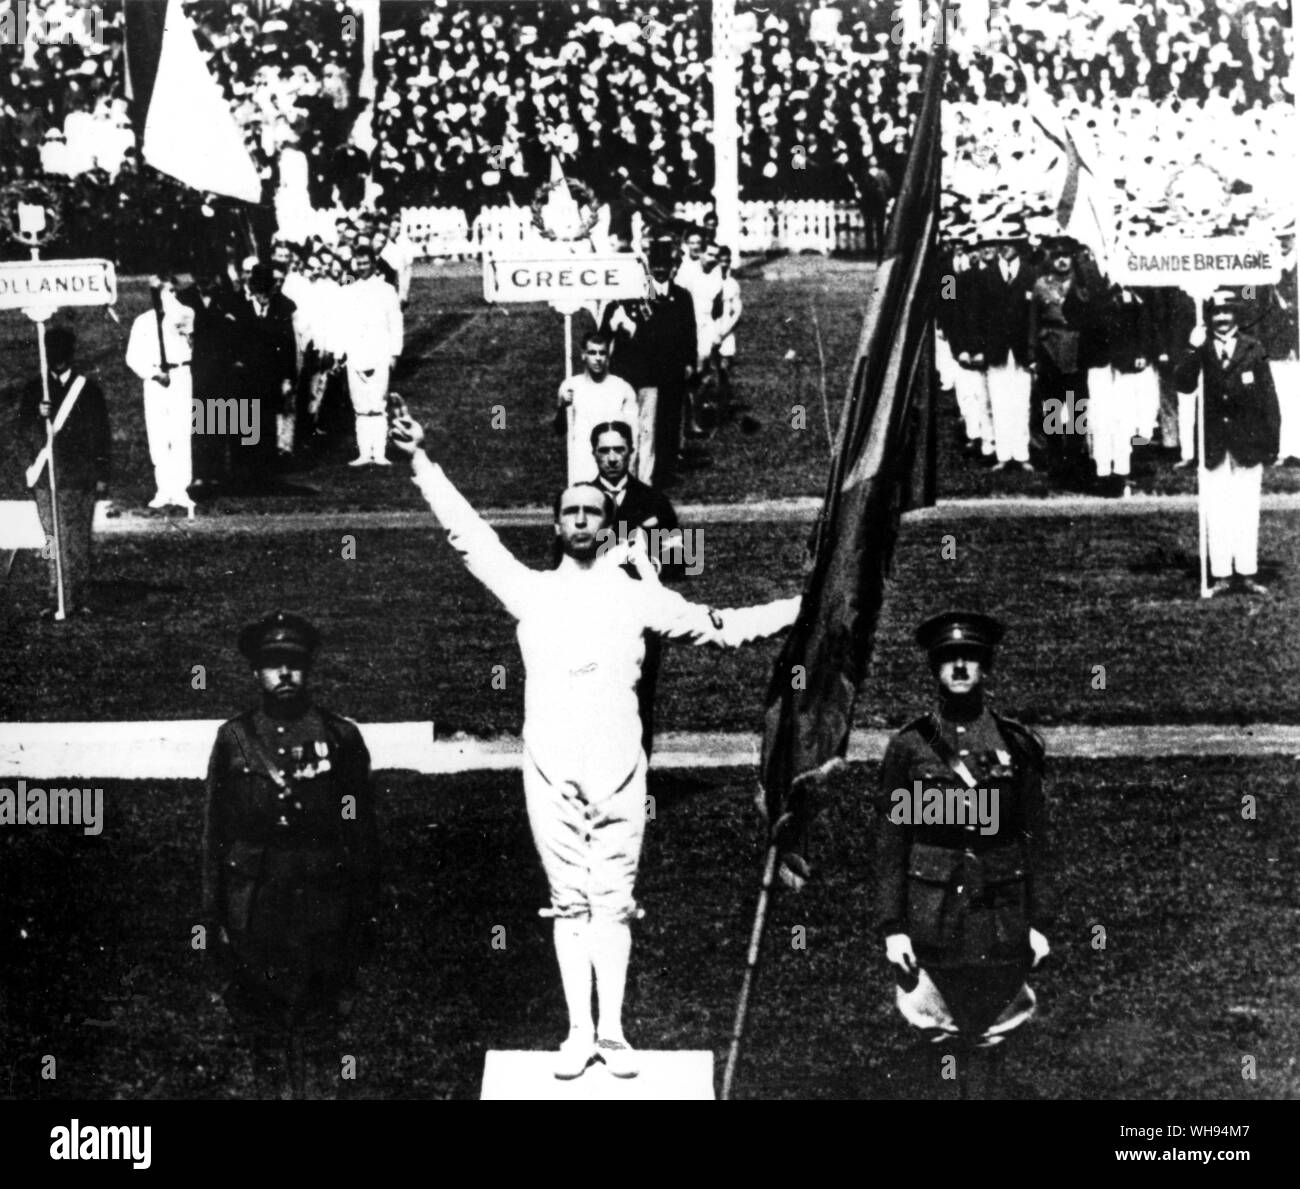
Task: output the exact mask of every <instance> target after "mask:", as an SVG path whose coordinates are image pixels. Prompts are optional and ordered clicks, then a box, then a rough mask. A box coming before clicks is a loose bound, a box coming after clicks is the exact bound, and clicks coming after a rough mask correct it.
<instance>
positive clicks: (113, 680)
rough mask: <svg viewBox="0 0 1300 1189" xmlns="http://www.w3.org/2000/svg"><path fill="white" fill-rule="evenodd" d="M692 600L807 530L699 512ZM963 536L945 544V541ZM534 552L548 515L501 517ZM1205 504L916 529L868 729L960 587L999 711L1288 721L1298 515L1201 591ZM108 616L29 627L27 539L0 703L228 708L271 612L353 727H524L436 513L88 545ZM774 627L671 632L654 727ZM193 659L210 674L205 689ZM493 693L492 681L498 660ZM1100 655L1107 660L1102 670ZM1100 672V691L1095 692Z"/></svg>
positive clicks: (750, 670)
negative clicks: (345, 533)
mask: <svg viewBox="0 0 1300 1189" xmlns="http://www.w3.org/2000/svg"><path fill="white" fill-rule="evenodd" d="M699 531H700V532H701V533H702V534H703V536H702V542H703V546H702V548H703V552H702V561H703V570H702V573H701V574H700V575H699V576H698V577H696V578H693V579H689V580H687V582H686V583H685V584H684V585H683V588H682V589H683V590H684V591H685V593H686V594H687V596H688V597H689V598H692V599H695V600H698V601H701V602H709V603H713V604H714V605H721V606H734V605H744V604H747V603H750V602H761V601H764V600H767V599H771V598H776V597H779V596H783V595H786V594H790V593H793V592H794V591H796V590H797V589H798V587H799V584H800V582H801V578H800V564H801V558H802V550H803V545H804V539H805V533H806V529H805V528H804V527H803V526H800V525H753V524H734V525H706V526H705V527H704V528H702V529H701V530H699ZM949 534H950V535H952V536H953V537H954V539H955V547H956V557H955V559H953V560H945V557H944V553H945V550H944V548H943V538H944V537H945V536H946V535H949ZM504 539H505V541H506V542H507V544H508V545H509V546H510V547H511V548H513V549H515V550H516V551H517V552H518V554H519V556H520V557H522V558H523V559H524V560H526V561H527V562H529V563H530V564H533V565H537V566H544V565H546V564H547V558H548V548H549V544H548V537H547V530H545V529H542V528H535V529H508V530H505V532H504ZM1195 548H1196V537H1195V522H1194V519H1193V518H1192V517H1191V516H1189V515H1188V514H1186V513H1167V514H1151V515H1144V516H1139V517H1098V518H1090V519H1083V518H1081V519H1078V520H1071V519H1069V518H1066V517H1053V518H1042V519H1040V518H1033V519H1025V520H1017V519H1011V518H997V519H990V520H977V519H965V520H961V521H956V522H953V523H952V524H944V523H942V522H940V521H933V522H915V523H909V524H908V525H906V526H905V528H904V531H903V534H902V538H901V541H900V544H899V547H898V551H897V556H896V566H895V570H894V575H893V579H892V581H891V582H890V584H889V587H888V590H887V592H886V599H885V606H884V612H883V616H882V621H881V631H880V637H879V642H878V646H877V649H876V652H875V661H874V664H873V670H872V673H871V675H870V676H869V678H868V680H867V681H866V683H865V685H864V687H863V692H862V697H861V698H860V702H859V708H858V719H859V721H860V722H861V723H862V724H864V725H873V726H878V725H896V724H898V723H900V722H903V721H905V720H906V719H907V718H908V717H910V716H911V715H913V714H915V713H916V712H917V707H918V706H919V705H920V704H922V703H923V702H924V700H925V699H927V698H928V697H929V696H930V684H929V676H928V674H927V672H926V670H925V668H924V665H923V664H922V663H921V657H920V655H919V654H918V652H917V650H916V648H915V646H914V645H913V643H912V631H913V628H914V627H915V624H916V623H917V622H918V621H919V620H920V619H921V618H922V617H923V616H924V615H927V614H931V613H933V612H935V611H936V610H940V609H942V608H944V607H945V606H948V605H949V604H952V603H960V604H966V605H971V604H974V605H982V606H984V607H986V608H988V609H990V610H992V611H994V612H995V613H997V614H998V615H1000V616H1001V617H1002V618H1003V619H1004V620H1005V621H1006V622H1007V623H1008V624H1009V625H1010V627H1011V631H1012V634H1011V636H1010V638H1009V639H1008V641H1007V643H1006V646H1005V647H1004V648H1003V649H1002V653H1001V656H1000V658H999V671H998V673H997V674H996V675H995V680H996V687H995V688H996V689H997V690H999V691H1000V694H999V698H998V702H999V705H1000V706H1002V707H1003V708H1004V709H1005V711H1006V712H1007V713H1009V714H1013V715H1017V716H1021V717H1024V718H1026V719H1028V720H1030V721H1032V722H1040V723H1069V722H1079V723H1160V722H1171V723H1180V722H1218V723H1225V722H1226V723H1233V722H1240V723H1249V722H1300V665H1297V664H1296V660H1297V646H1296V641H1295V634H1294V607H1295V600H1296V595H1297V591H1296V586H1295V583H1296V577H1295V574H1294V573H1293V572H1292V567H1291V566H1290V565H1289V564H1288V563H1289V560H1290V559H1292V558H1294V557H1296V556H1297V554H1298V553H1300V525H1298V524H1297V522H1296V519H1295V517H1293V516H1288V515H1286V514H1283V513H1276V514H1272V513H1271V514H1266V515H1265V517H1264V528H1263V534H1262V558H1263V566H1264V569H1263V572H1264V575H1265V578H1266V580H1268V581H1273V582H1274V592H1273V597H1271V598H1270V599H1268V600H1266V601H1262V602H1254V601H1246V600H1244V599H1238V598H1232V599H1215V600H1212V601H1208V602H1204V601H1202V600H1201V599H1199V598H1198V597H1197V590H1198V587H1197V576H1196V569H1195ZM101 551H102V564H101V566H100V577H99V584H98V586H97V590H96V603H97V605H98V606H99V608H100V611H101V613H100V614H99V615H97V616H96V617H94V618H93V619H89V620H79V619H75V618H74V619H72V620H69V621H68V622H67V623H66V624H61V625H58V624H52V623H50V622H48V621H38V620H37V619H36V618H35V616H36V611H37V609H38V608H39V607H40V606H41V605H42V603H43V599H44V587H43V583H44V571H43V566H42V565H41V563H39V562H38V561H36V560H34V559H33V558H31V557H24V559H23V561H22V563H21V564H20V566H19V568H18V569H17V570H16V571H15V574H14V578H13V581H12V584H11V600H10V602H9V603H8V604H7V606H6V607H5V609H4V613H5V615H6V616H7V624H6V628H7V630H6V631H5V641H4V644H3V646H2V647H0V716H2V717H4V718H10V719H25V720H30V719H67V718H84V719H152V718H222V717H226V716H228V715H230V714H232V713H234V712H235V711H236V710H238V709H240V708H242V707H243V705H244V704H245V703H246V702H247V701H248V700H249V699H250V697H251V695H252V692H253V690H252V685H251V682H250V679H249V676H248V672H247V669H246V668H245V665H244V662H243V661H242V659H241V658H240V657H239V656H238V654H237V653H236V652H235V649H234V635H235V632H236V630H237V629H238V627H239V626H240V625H241V624H243V623H244V622H246V621H248V620H249V619H251V618H253V617H255V616H256V615H258V614H260V613H262V612H263V611H265V610H267V609H269V608H271V607H274V606H277V605H279V606H284V607H289V608H295V609H298V610H301V611H304V612H306V613H307V614H309V615H311V616H312V617H313V618H314V619H315V620H316V621H317V622H318V623H319V624H320V625H321V627H322V628H323V630H324V631H325V633H326V637H327V640H328V644H327V648H326V650H325V652H324V653H323V654H322V657H321V659H320V663H319V665H318V674H317V682H318V686H319V688H320V690H321V693H322V697H323V698H325V699H327V700H328V701H330V702H331V703H333V704H335V705H336V706H338V707H339V708H340V709H343V710H344V711H345V712H347V713H349V714H352V715H354V716H355V717H357V718H360V719H361V720H363V721H385V720H406V719H429V718H432V719H433V720H434V721H435V722H436V723H437V724H438V728H439V731H440V732H452V731H457V730H463V731H468V732H470V733H474V734H495V733H499V732H512V733H513V732H517V731H518V730H519V727H520V722H521V715H522V693H523V671H522V664H521V661H520V657H519V650H518V646H517V644H516V642H515V639H514V626H513V623H512V621H511V620H510V618H509V616H508V615H506V613H505V612H504V611H503V610H502V609H501V607H500V606H499V604H498V603H497V602H496V600H495V599H494V598H492V597H491V596H490V595H489V594H487V592H486V591H485V590H484V589H483V588H482V587H481V586H480V585H479V584H478V583H477V581H476V580H474V579H473V578H471V577H470V576H469V575H468V574H467V573H466V571H465V570H464V567H463V566H462V565H461V563H460V561H459V560H458V558H457V557H456V555H455V554H454V553H453V551H452V550H451V549H450V547H449V546H448V545H447V544H446V543H445V541H444V540H443V539H442V534H441V533H440V532H438V531H437V530H435V529H432V528H431V529H430V530H429V531H418V530H396V529H394V530H382V531H381V530H375V531H365V532H360V533H358V534H357V540H356V559H355V560H353V561H345V560H343V558H342V534H341V533H339V532H323V531H321V532H304V533H297V534H290V535H284V536H281V535H276V536H274V537H257V536H252V535H241V536H217V537H211V536H206V535H205V536H203V537H187V536H186V532H185V528H184V524H183V522H178V523H176V525H175V527H174V530H173V531H170V532H168V533H167V534H166V535H163V536H158V537H139V536H137V537H114V538H111V539H108V540H106V541H104V542H103V543H102V545H101ZM777 652H778V645H777V643H776V642H766V643H758V644H754V645H750V646H748V647H747V648H744V649H742V650H740V651H738V652H717V651H714V650H712V649H707V650H706V649H693V648H689V647H684V646H680V647H675V648H672V649H670V652H669V655H668V658H667V661H666V664H665V669H664V672H663V675H662V677H661V681H660V687H659V697H658V706H659V717H660V725H661V728H662V729H678V730H745V731H749V730H756V729H757V727H758V724H759V721H760V717H761V708H762V699H763V696H764V691H765V689H766V685H767V680H768V678H769V676H770V674H771V670H772V664H773V662H774V660H775V658H776V656H777ZM195 665H202V666H203V667H204V678H205V684H206V688H204V689H202V690H196V689H195V688H193V686H194V680H193V678H194V671H193V667H194V666H195ZM497 665H503V666H505V670H506V687H505V688H504V689H501V688H499V685H500V683H499V682H496V683H495V687H494V682H493V669H494V666H497ZM1097 666H1102V667H1103V668H1104V673H1100V672H1099V670H1097V668H1096V667H1097ZM1099 679H1100V681H1104V688H1096V687H1097V685H1098V684H1099Z"/></svg>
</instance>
